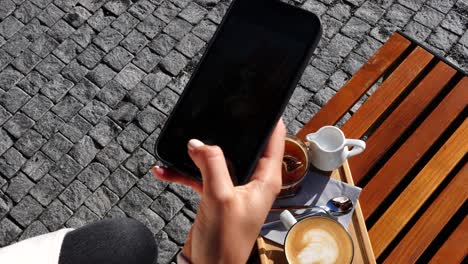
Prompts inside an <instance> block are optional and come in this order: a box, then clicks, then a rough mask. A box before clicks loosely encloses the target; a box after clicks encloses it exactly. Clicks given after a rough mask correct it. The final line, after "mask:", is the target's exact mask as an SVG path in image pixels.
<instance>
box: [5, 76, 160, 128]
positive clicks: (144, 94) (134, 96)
mask: <svg viewBox="0 0 468 264" xmlns="http://www.w3.org/2000/svg"><path fill="white" fill-rule="evenodd" d="M155 96H156V92H155V91H153V90H152V89H151V88H150V87H148V86H147V85H145V84H143V83H138V84H137V85H136V86H135V87H133V89H132V90H131V91H129V92H128V97H129V100H130V102H131V103H132V104H134V105H136V106H137V107H138V108H140V109H143V108H144V107H145V106H146V105H148V103H149V102H150V101H151V100H152V99H153V98H154V97H155ZM0 123H1V122H0Z"/></svg>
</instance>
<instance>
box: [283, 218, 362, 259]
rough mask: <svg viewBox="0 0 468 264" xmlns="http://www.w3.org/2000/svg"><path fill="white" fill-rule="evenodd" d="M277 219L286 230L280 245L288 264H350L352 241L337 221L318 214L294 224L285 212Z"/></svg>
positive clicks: (293, 219)
mask: <svg viewBox="0 0 468 264" xmlns="http://www.w3.org/2000/svg"><path fill="white" fill-rule="evenodd" d="M280 219H281V222H282V223H283V225H284V226H285V227H286V229H288V233H287V235H286V238H285V241H284V252H285V254H286V259H287V260H288V263H290V264H310V263H314V264H319V263H320V264H334V263H339V264H348V263H349V264H350V263H352V261H353V256H354V246H353V240H352V239H351V236H350V235H349V233H348V232H347V231H346V229H345V228H344V227H343V226H342V225H341V224H340V223H339V222H338V221H336V220H334V219H332V218H331V217H328V216H326V215H322V214H318V215H312V216H309V217H306V218H303V219H301V220H299V221H297V220H296V219H295V218H294V216H293V215H292V214H291V213H290V212H289V211H288V210H285V211H283V212H282V213H281V215H280Z"/></svg>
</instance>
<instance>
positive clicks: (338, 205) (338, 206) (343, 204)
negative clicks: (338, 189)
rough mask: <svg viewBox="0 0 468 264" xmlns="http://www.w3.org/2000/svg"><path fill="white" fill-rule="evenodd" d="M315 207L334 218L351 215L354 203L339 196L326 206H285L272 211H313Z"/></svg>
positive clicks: (329, 201) (347, 198)
mask: <svg viewBox="0 0 468 264" xmlns="http://www.w3.org/2000/svg"><path fill="white" fill-rule="evenodd" d="M314 207H320V208H322V209H324V210H325V211H327V213H328V214H330V215H332V216H340V215H344V214H347V213H349V212H350V211H351V210H352V209H353V202H352V201H351V199H349V197H347V196H337V197H333V198H331V199H330V200H328V202H327V204H326V205H325V206H323V205H322V206H317V205H299V206H284V207H274V208H271V209H270V211H283V210H300V209H311V208H314Z"/></svg>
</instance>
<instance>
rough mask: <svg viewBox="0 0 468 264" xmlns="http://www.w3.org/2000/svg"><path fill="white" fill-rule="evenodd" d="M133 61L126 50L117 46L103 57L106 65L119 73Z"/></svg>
mask: <svg viewBox="0 0 468 264" xmlns="http://www.w3.org/2000/svg"><path fill="white" fill-rule="evenodd" d="M132 59H133V55H132V54H131V53H130V52H128V51H127V50H126V49H124V48H122V47H120V46H118V47H116V48H115V49H113V50H112V51H111V52H109V53H108V54H107V55H106V56H105V57H104V62H105V63H107V64H108V65H109V66H110V67H111V68H112V69H114V70H115V71H120V70H122V69H123V67H125V65H127V63H129V62H130V61H131V60H132Z"/></svg>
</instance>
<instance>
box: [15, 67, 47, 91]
mask: <svg viewBox="0 0 468 264" xmlns="http://www.w3.org/2000/svg"><path fill="white" fill-rule="evenodd" d="M46 83H47V78H46V77H44V76H42V75H41V74H40V73H38V72H37V71H32V72H30V73H29V74H28V75H26V77H25V78H23V79H22V80H21V81H19V82H18V84H17V86H18V87H20V88H21V89H23V91H24V92H26V93H28V94H29V95H35V94H36V93H37V92H38V91H39V89H40V88H42V87H43V86H44V85H45V84H46Z"/></svg>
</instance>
